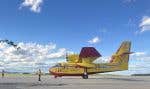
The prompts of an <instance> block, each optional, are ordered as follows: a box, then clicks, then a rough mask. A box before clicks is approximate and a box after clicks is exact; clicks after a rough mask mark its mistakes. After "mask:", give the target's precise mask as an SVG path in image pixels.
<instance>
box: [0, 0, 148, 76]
mask: <svg viewBox="0 0 150 89" xmlns="http://www.w3.org/2000/svg"><path fill="white" fill-rule="evenodd" d="M0 2H1V3H0V39H8V40H11V41H13V42H15V43H16V44H17V45H18V46H19V47H21V48H22V49H21V50H20V52H18V51H16V49H15V48H14V47H12V46H10V45H8V44H6V43H3V42H2V43H0V53H1V54H0V69H5V70H7V71H27V72H32V71H34V70H36V69H37V68H39V67H41V68H43V70H44V71H47V70H48V68H49V67H50V66H52V65H54V64H55V63H58V62H62V61H65V59H64V58H65V53H66V52H70V53H80V50H81V48H82V47H85V46H92V47H95V48H96V49H97V50H98V51H99V52H100V53H101V54H102V56H103V57H102V59H103V60H106V61H108V60H109V57H110V56H111V55H112V54H113V53H115V52H116V50H117V48H118V47H119V46H120V44H121V42H122V41H124V40H130V41H131V42H132V48H131V51H132V52H134V54H132V55H131V57H130V65H129V70H128V71H125V72H119V73H122V74H132V73H149V70H150V66H149V63H150V51H149V50H150V46H149V44H150V40H149V38H150V35H149V34H150V5H149V3H150V1H149V0H1V1H0ZM115 73H118V72H115Z"/></svg>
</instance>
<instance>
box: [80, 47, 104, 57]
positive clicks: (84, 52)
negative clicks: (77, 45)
mask: <svg viewBox="0 0 150 89" xmlns="http://www.w3.org/2000/svg"><path fill="white" fill-rule="evenodd" d="M79 57H80V58H87V57H101V54H100V53H99V52H98V51H97V50H96V49H95V48H94V47H83V48H82V49H81V52H80V55H79Z"/></svg>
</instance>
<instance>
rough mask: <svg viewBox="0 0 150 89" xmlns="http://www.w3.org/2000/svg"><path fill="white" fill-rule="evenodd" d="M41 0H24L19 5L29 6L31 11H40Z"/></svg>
mask: <svg viewBox="0 0 150 89" xmlns="http://www.w3.org/2000/svg"><path fill="white" fill-rule="evenodd" d="M42 3H43V0H24V2H23V3H22V4H21V7H20V8H22V7H29V8H30V10H31V11H33V12H36V13H39V12H40V11H41V4H42Z"/></svg>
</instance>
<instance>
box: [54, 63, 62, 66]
mask: <svg viewBox="0 0 150 89" xmlns="http://www.w3.org/2000/svg"><path fill="white" fill-rule="evenodd" d="M53 67H61V64H60V63H58V64H56V65H54V66H53Z"/></svg>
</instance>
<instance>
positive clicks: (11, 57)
mask: <svg viewBox="0 0 150 89" xmlns="http://www.w3.org/2000/svg"><path fill="white" fill-rule="evenodd" d="M17 45H18V47H20V48H21V49H18V50H17V49H16V48H14V47H13V46H10V45H8V44H6V43H5V42H1V43H0V69H7V70H18V71H20V70H22V71H26V70H30V71H31V70H33V69H35V68H37V67H40V66H42V67H44V66H46V67H47V68H48V66H49V67H50V66H52V65H51V63H54V62H57V61H56V60H58V59H61V60H64V59H65V54H66V49H65V48H60V49H56V44H52V43H50V44H46V45H42V44H37V43H23V42H20V43H18V44H17ZM47 71H48V70H47Z"/></svg>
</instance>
